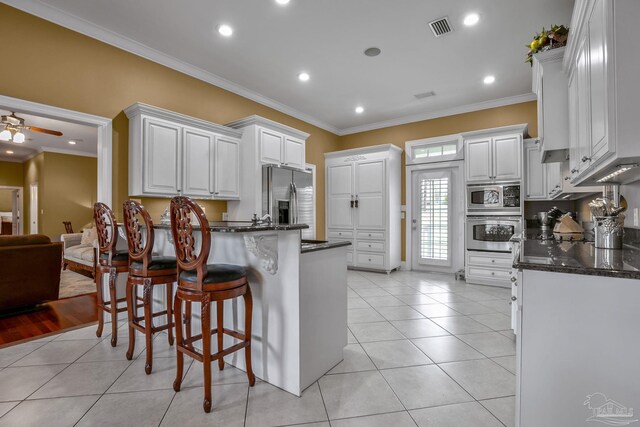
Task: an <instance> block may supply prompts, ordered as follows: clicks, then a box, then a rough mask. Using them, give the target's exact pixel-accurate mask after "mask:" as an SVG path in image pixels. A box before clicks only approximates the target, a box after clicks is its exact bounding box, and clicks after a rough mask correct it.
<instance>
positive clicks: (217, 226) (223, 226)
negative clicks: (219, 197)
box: [153, 221, 309, 233]
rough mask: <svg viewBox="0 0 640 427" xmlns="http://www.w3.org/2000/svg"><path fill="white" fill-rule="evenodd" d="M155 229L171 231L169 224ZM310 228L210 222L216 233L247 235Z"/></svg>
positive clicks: (294, 225) (304, 226) (245, 222)
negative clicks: (249, 233)
mask: <svg viewBox="0 0 640 427" xmlns="http://www.w3.org/2000/svg"><path fill="white" fill-rule="evenodd" d="M153 228H156V229H158V230H170V229H171V225H169V224H154V225H153ZM199 228H200V227H199V226H195V225H194V227H193V229H194V230H197V229H199ZM306 228H309V226H308V225H307V224H267V223H258V224H255V223H253V222H251V221H210V222H209V230H211V231H212V232H215V233H247V232H251V231H289V230H304V229H306Z"/></svg>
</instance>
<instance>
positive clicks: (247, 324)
mask: <svg viewBox="0 0 640 427" xmlns="http://www.w3.org/2000/svg"><path fill="white" fill-rule="evenodd" d="M243 298H244V342H246V343H247V346H246V347H245V348H244V357H245V364H246V368H247V378H248V379H249V385H250V386H251V387H253V386H254V384H255V383H256V376H255V375H254V374H253V368H252V367H251V319H252V316H253V295H251V288H250V287H249V284H248V283H247V292H246V293H245V294H244V295H243Z"/></svg>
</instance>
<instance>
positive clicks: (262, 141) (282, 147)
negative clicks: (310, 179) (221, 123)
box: [226, 116, 309, 220]
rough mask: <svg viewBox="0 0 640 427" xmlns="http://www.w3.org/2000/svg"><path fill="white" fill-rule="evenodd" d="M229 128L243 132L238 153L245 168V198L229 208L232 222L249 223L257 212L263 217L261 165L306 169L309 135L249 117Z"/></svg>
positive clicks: (243, 196) (230, 204) (242, 185)
mask: <svg viewBox="0 0 640 427" xmlns="http://www.w3.org/2000/svg"><path fill="white" fill-rule="evenodd" d="M226 126H228V127H230V128H232V129H236V130H238V131H239V132H242V145H241V150H240V152H239V158H240V164H241V165H242V171H241V172H242V176H243V177H245V178H246V179H242V180H241V190H240V192H241V194H242V199H241V200H240V201H238V202H230V203H229V204H228V205H227V210H228V213H229V219H231V220H234V219H237V220H246V219H247V218H251V216H252V215H253V214H254V213H255V214H258V215H262V166H263V165H266V164H275V165H280V166H281V167H284V168H292V169H300V170H305V169H306V161H305V155H306V154H305V151H306V150H305V146H306V140H307V138H308V137H309V134H308V133H305V132H302V131H299V130H297V129H294V128H292V127H289V126H286V125H283V124H281V123H277V122H274V121H273V120H269V119H265V118H264V117H260V116H250V117H247V118H244V119H241V120H237V121H235V122H232V123H228V124H227V125H226Z"/></svg>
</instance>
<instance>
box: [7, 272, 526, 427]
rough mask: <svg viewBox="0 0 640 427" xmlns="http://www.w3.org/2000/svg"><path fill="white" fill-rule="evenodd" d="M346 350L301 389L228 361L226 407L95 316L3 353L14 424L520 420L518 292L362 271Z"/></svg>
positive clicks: (221, 385) (478, 424)
mask: <svg viewBox="0 0 640 427" xmlns="http://www.w3.org/2000/svg"><path fill="white" fill-rule="evenodd" d="M348 280H349V292H348V296H349V300H348V302H349V304H348V306H349V313H348V319H349V330H348V331H347V337H348V341H349V344H348V345H347V347H346V348H345V350H344V361H343V362H341V363H340V364H338V365H337V366H336V367H334V368H333V369H332V370H331V371H330V372H329V373H328V374H327V375H325V376H324V377H322V378H321V379H320V380H319V381H318V382H317V383H314V384H313V385H312V386H311V387H309V388H308V389H307V390H306V391H305V392H304V393H303V396H302V397H301V398H298V397H295V396H293V395H291V394H289V393H287V392H284V391H282V390H280V389H277V388H275V387H273V386H271V385H269V384H267V383H264V382H261V381H258V382H257V383H256V386H255V387H253V388H249V387H248V385H247V380H246V376H245V374H244V372H242V371H239V370H237V369H235V368H233V367H231V366H227V367H226V368H225V370H224V371H222V372H219V371H218V370H217V369H214V370H213V372H214V378H213V396H214V397H213V411H212V413H210V414H205V413H204V412H203V411H202V388H201V387H202V366H201V364H200V363H197V362H195V363H192V362H191V360H190V359H189V358H185V362H186V367H185V368H186V369H185V380H184V382H183V389H182V391H181V392H179V393H175V392H174V391H173V389H172V383H173V376H174V372H175V357H174V351H173V349H172V348H171V347H169V346H168V344H167V341H166V335H164V334H159V335H158V336H157V337H156V339H155V341H154V353H155V358H154V366H153V368H154V371H153V373H152V375H149V376H147V375H145V374H144V361H143V358H144V352H143V350H144V339H140V338H137V339H136V358H135V359H134V360H133V361H127V360H126V359H125V356H124V353H125V351H126V345H127V328H126V325H124V324H123V325H122V326H121V327H120V329H119V334H120V336H119V340H118V346H117V347H116V348H112V347H111V346H110V344H109V339H108V338H109V335H108V331H109V330H110V328H109V327H105V334H104V335H103V337H102V338H96V337H95V326H90V327H87V328H82V329H78V330H75V331H71V332H67V333H64V334H61V335H57V336H50V337H46V338H43V339H39V340H36V341H31V342H29V343H24V344H20V345H17V346H13V347H8V348H5V349H2V350H0V426H12V427H15V426H30V425H34V426H35V425H38V426H39V425H47V426H73V425H78V426H97V425H118V426H127V425H136V426H142V425H145V426H146V425H149V426H158V425H162V426H174V425H180V426H181V427H186V426H191V425H193V426H200V425H208V426H280V425H304V426H308V427H312V426H315V427H320V426H333V427H365V426H366V427H370V426H371V427H376V426H380V427H382V426H396V427H404V426H416V425H417V426H436V427H437V426H475V427H483V426H498V427H499V426H513V425H514V409H515V408H514V407H515V397H514V394H515V375H514V372H515V338H514V335H513V334H512V332H511V330H510V329H509V313H510V307H509V298H510V290H507V289H501V288H491V287H486V286H474V285H467V284H466V283H464V282H456V281H455V280H454V279H453V277H451V276H445V275H437V274H427V273H415V272H396V273H392V274H391V275H385V274H376V273H368V272H356V271H349V274H348Z"/></svg>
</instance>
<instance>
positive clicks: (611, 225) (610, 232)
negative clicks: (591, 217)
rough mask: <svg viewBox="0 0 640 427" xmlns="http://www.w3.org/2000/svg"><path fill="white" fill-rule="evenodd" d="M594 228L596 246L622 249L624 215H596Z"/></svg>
mask: <svg viewBox="0 0 640 427" xmlns="http://www.w3.org/2000/svg"><path fill="white" fill-rule="evenodd" d="M594 230H595V234H596V241H595V246H596V248H600V249H622V236H623V234H624V215H622V214H620V215H618V216H602V217H596V218H595V227H594Z"/></svg>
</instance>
